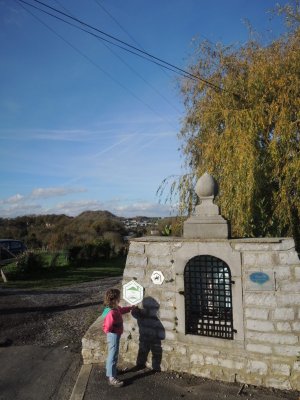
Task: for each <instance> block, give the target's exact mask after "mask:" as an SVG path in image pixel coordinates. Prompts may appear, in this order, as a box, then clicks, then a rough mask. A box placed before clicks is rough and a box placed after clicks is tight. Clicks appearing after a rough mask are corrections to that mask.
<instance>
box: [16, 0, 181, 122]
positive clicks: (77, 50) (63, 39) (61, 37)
mask: <svg viewBox="0 0 300 400" xmlns="http://www.w3.org/2000/svg"><path fill="white" fill-rule="evenodd" d="M17 1H18V2H19V3H20V1H21V0H17ZM22 3H25V2H24V1H22ZM20 6H21V7H22V8H23V9H24V10H25V11H27V12H28V13H29V14H30V15H31V16H33V17H34V18H35V19H37V20H38V21H39V22H40V23H41V24H42V25H44V26H45V27H46V28H47V29H49V30H50V31H51V32H52V33H54V34H55V35H56V36H57V37H59V38H60V39H61V40H62V41H63V42H65V43H66V44H67V45H69V46H70V47H71V48H72V49H73V50H75V51H76V52H77V53H79V54H80V55H81V56H82V57H84V58H85V59H86V60H87V61H89V62H90V63H91V64H92V65H94V66H95V67H96V68H98V69H99V70H100V71H101V72H102V73H104V74H105V75H106V76H108V78H109V79H111V80H112V81H113V82H115V83H116V84H117V85H119V86H120V87H122V89H124V90H125V91H127V92H128V93H130V94H131V96H133V97H134V98H135V99H136V100H138V101H139V102H141V103H142V104H144V105H145V106H146V107H147V108H148V109H149V110H150V111H152V112H153V113H154V114H156V115H157V116H158V117H159V118H160V119H161V120H163V121H165V122H167V123H168V124H170V126H172V128H174V126H173V124H172V123H171V122H170V121H168V120H167V119H165V118H164V117H162V116H161V115H160V114H159V113H158V112H157V111H156V110H155V109H154V108H152V107H151V106H150V105H149V104H148V103H146V102H145V101H144V100H142V99H141V98H140V97H138V96H137V95H136V94H135V93H134V92H133V91H132V90H130V89H128V88H127V87H126V86H124V85H123V84H122V83H121V82H119V81H118V80H117V79H115V78H114V77H113V76H112V75H111V74H110V73H109V72H107V71H106V70H105V69H103V68H102V67H100V65H99V64H97V63H95V62H94V61H93V60H92V59H91V58H90V57H89V56H87V55H86V54H85V53H83V52H82V51H81V50H79V49H78V48H77V47H76V46H74V45H73V44H72V43H71V42H69V41H68V40H67V39H65V38H64V37H63V36H61V35H60V34H59V33H58V32H56V31H55V30H54V29H53V28H51V27H50V26H49V25H48V24H47V23H46V22H44V21H42V20H41V19H40V18H39V17H38V16H36V15H35V14H34V13H32V12H30V10H28V9H27V8H26V7H24V6H23V5H22V4H20ZM34 8H35V7H34Z"/></svg>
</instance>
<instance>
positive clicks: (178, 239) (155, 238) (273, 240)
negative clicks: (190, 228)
mask: <svg viewBox="0 0 300 400" xmlns="http://www.w3.org/2000/svg"><path fill="white" fill-rule="evenodd" d="M287 240H292V241H294V239H293V238H292V237H279V238H271V237H270V238H269V237H262V238H232V239H212V238H209V239H202V238H185V237H177V236H143V237H141V238H133V239H130V242H230V243H282V242H283V241H287Z"/></svg>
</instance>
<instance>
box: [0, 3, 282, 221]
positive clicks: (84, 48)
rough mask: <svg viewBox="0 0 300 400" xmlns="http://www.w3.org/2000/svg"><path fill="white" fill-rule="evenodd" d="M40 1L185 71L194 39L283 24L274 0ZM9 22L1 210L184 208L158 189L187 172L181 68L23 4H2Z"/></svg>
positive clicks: (0, 35)
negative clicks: (115, 44) (145, 56)
mask: <svg viewBox="0 0 300 400" xmlns="http://www.w3.org/2000/svg"><path fill="white" fill-rule="evenodd" d="M25 1H26V2H28V3H30V4H34V5H36V6H38V7H42V6H41V5H39V4H38V3H36V2H35V1H34V0H25ZM41 1H44V3H46V4H48V5H50V6H52V7H54V8H57V9H59V10H61V11H63V12H65V13H67V14H69V15H71V16H73V17H76V18H79V19H80V20H83V21H85V22H86V23H88V24H90V25H92V26H94V27H97V28H98V29H100V30H102V31H104V32H106V33H108V34H110V35H112V36H114V37H117V38H118V39H120V40H122V41H124V42H127V43H129V44H131V45H133V46H135V47H138V48H142V49H144V50H146V51H147V52H149V53H151V54H153V55H155V56H156V57H159V58H161V59H164V60H166V61H168V62H170V63H172V64H175V65H176V66H178V67H180V68H183V69H185V68H187V66H188V64H189V60H190V59H191V56H192V52H193V45H192V43H193V40H194V39H195V38H198V39H199V40H204V39H208V40H210V41H211V42H213V43H218V42H221V43H223V44H235V45H236V46H239V45H242V44H243V43H245V42H246V41H247V39H248V29H247V26H246V23H245V20H248V21H250V23H251V24H252V26H253V27H254V28H255V29H256V30H257V31H258V32H259V33H260V34H262V36H263V38H264V40H265V41H266V43H267V42H268V41H271V40H273V39H275V38H276V37H278V35H279V34H280V33H281V32H282V31H283V30H284V26H283V23H282V21H281V20H280V19H279V18H273V19H271V18H270V13H269V10H270V9H272V8H274V7H275V4H276V3H277V1H271V0H264V1H261V0H252V1H249V0H226V1H224V0H213V1H204V0H152V1H149V0H148V1H146V0H84V1H83V0H81V1H80V0H59V1H58V0H41ZM0 26H1V29H0V49H1V57H0V217H5V218H6V217H9V218H13V217H16V216H21V215H29V214H30V215H32V214H67V215H70V216H76V215H78V214H79V213H81V212H83V211H86V210H108V211H110V212H112V213H114V214H116V215H118V216H124V217H134V216H137V215H144V216H168V215H170V213H173V212H176V211H174V210H175V208H176V204H173V207H170V205H168V204H165V203H164V201H161V202H160V201H159V197H158V196H157V194H156V192H157V189H158V187H159V186H160V184H161V182H162V181H163V179H164V178H166V177H168V176H171V175H180V174H182V173H183V172H184V170H183V164H184V159H183V158H182V155H181V153H180V151H179V148H180V146H181V142H180V140H179V139H178V133H179V132H180V127H181V123H182V120H183V118H184V112H185V110H184V105H183V99H182V97H181V95H180V91H179V84H178V75H176V74H175V73H173V72H170V71H165V70H163V69H162V68H161V67H159V66H157V65H154V64H151V63H149V62H148V61H145V60H143V59H141V58H139V57H136V56H134V55H132V54H129V53H126V52H124V51H123V50H121V49H118V48H115V47H113V46H111V45H110V44H108V43H104V42H103V41H101V40H99V39H97V38H95V37H93V36H91V35H88V34H86V33H85V32H82V31H79V30H76V29H75V28H74V27H72V26H70V25H67V24H64V23H62V22H61V21H59V20H57V19H54V18H52V17H50V16H48V15H45V14H42V13H40V12H39V11H38V10H36V9H34V8H32V7H30V6H28V5H26V4H24V3H20V2H18V1H17V0H0ZM174 207H175V208H174Z"/></svg>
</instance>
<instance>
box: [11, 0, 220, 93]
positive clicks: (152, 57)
mask: <svg viewBox="0 0 300 400" xmlns="http://www.w3.org/2000/svg"><path fill="white" fill-rule="evenodd" d="M19 1H21V2H22V3H25V4H27V5H29V6H32V7H35V6H33V5H32V4H30V3H27V2H25V1H24V0H19ZM32 1H34V2H36V3H38V4H41V5H43V6H44V7H46V8H49V9H51V10H53V11H55V12H56V13H58V14H60V15H63V16H65V17H67V18H69V19H71V20H73V21H76V22H78V23H80V24H81V25H84V26H86V27H88V28H89V29H92V30H95V31H96V32H99V33H101V34H102V35H104V36H106V37H109V38H110V39H112V40H115V41H116V42H118V43H121V44H122V45H125V46H127V47H129V48H130V49H133V50H134V51H136V52H138V53H140V54H144V55H145V56H147V57H150V59H148V61H151V62H153V61H152V60H151V59H154V60H157V61H159V62H160V63H163V64H164V65H167V66H169V67H171V68H174V69H175V70H176V71H180V72H181V73H183V74H184V75H185V77H188V78H193V79H194V80H195V79H196V80H198V81H201V82H203V83H205V84H206V85H208V86H210V87H212V88H214V89H215V90H218V91H223V90H224V89H223V88H221V87H220V86H217V85H215V84H214V83H212V82H210V81H208V80H206V79H204V78H201V77H199V76H197V75H194V74H192V73H190V72H188V71H185V70H184V69H182V68H180V67H177V66H176V65H174V64H171V63H169V62H167V61H164V60H163V59H161V58H159V57H156V56H154V55H152V54H150V53H148V52H146V51H144V50H141V49H139V48H137V47H135V46H132V45H130V44H129V43H127V42H125V41H123V40H121V39H118V38H116V37H115V36H113V35H110V34H108V33H106V32H104V31H103V30H101V29H98V28H95V27H94V26H92V25H90V24H88V23H86V22H84V21H82V20H80V19H78V18H75V17H72V16H71V15H69V14H67V13H64V12H63V11H60V10H58V9H56V8H54V7H51V6H49V5H47V4H45V3H43V2H42V1H39V0H32ZM35 8H37V9H38V10H39V11H42V12H45V11H44V10H42V9H40V8H38V7H35ZM49 15H51V16H54V15H53V14H49ZM56 18H58V17H56ZM64 22H67V21H65V20H64ZM90 34H92V33H91V32H90ZM102 40H103V38H102ZM110 43H111V44H113V45H115V46H117V47H120V46H118V45H117V44H115V43H113V42H110ZM121 48H122V49H123V50H125V48H123V47H121ZM127 51H129V50H128V49H127ZM131 52H132V51H131ZM133 54H135V55H138V54H137V53H133ZM161 66H162V65H161ZM164 68H165V67H164ZM173 72H174V71H173Z"/></svg>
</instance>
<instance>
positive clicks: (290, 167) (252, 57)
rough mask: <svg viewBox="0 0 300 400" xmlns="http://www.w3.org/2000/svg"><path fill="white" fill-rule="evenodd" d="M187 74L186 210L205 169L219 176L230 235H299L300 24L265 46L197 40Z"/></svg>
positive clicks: (181, 187)
mask: <svg viewBox="0 0 300 400" xmlns="http://www.w3.org/2000/svg"><path fill="white" fill-rule="evenodd" d="M195 57H196V61H195V62H194V63H193V65H191V66H190V71H191V72H192V73H193V74H194V75H196V76H198V77H199V78H204V79H205V80H207V81H209V82H212V83H213V84H214V85H215V86H217V87H219V88H220V89H219V90H218V89H216V88H215V87H212V86H211V87H210V86H209V85H207V84H206V83H205V82H203V81H201V80H199V81H198V80H191V79H184V80H183V81H182V82H181V91H182V94H183V98H184V103H185V106H186V116H185V119H184V122H183V127H182V131H181V133H180V138H181V140H182V152H183V155H184V158H185V164H186V167H187V168H188V170H189V171H191V173H190V174H186V175H184V176H183V177H181V178H180V179H179V180H177V182H176V184H175V186H173V191H176V189H178V191H179V197H180V207H181V210H185V211H186V210H188V211H189V212H190V211H191V210H192V208H193V206H194V205H195V202H196V200H197V199H195V197H194V193H193V190H192V188H193V187H194V184H195V181H196V179H197V178H198V177H199V176H201V175H202V174H203V173H204V172H205V171H207V172H209V173H211V174H212V175H213V176H214V177H215V178H216V180H217V182H218V184H219V189H220V195H219V197H218V202H219V205H220V207H221V212H222V215H224V216H225V217H226V218H227V219H229V220H230V221H231V225H232V234H233V236H236V237H237V236H247V237H251V236H268V235H270V236H287V235H291V236H294V237H295V239H296V241H297V242H298V245H299V243H300V241H299V239H300V227H299V226H300V173H299V171H300V119H299V116H300V107H299V106H300V90H299V89H300V30H299V26H297V24H296V26H294V28H293V29H292V30H289V31H288V33H286V34H285V35H283V36H282V37H280V38H279V39H277V40H275V41H274V42H273V43H271V44H269V45H268V46H262V45H260V44H259V43H258V42H257V41H253V40H249V42H248V43H247V44H245V45H244V46H242V47H241V48H239V49H237V50H236V49H234V48H231V47H227V48H225V47H222V46H219V47H216V46H213V45H211V44H210V43H207V42H204V43H200V45H199V47H198V48H197V49H196V51H195Z"/></svg>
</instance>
